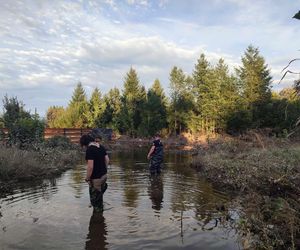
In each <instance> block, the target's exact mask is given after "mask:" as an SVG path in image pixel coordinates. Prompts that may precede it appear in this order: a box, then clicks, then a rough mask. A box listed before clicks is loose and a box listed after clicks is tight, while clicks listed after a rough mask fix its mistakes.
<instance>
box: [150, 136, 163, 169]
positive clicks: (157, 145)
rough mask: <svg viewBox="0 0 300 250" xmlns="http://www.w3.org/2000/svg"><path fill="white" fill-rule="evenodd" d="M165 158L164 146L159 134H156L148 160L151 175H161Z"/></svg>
mask: <svg viewBox="0 0 300 250" xmlns="http://www.w3.org/2000/svg"><path fill="white" fill-rule="evenodd" d="M163 157H164V150H163V144H162V142H161V140H160V136H159V134H156V135H155V137H154V141H153V143H152V146H151V148H150V150H149V153H148V155H147V158H148V160H150V164H149V168H150V173H151V174H160V172H161V163H162V161H163Z"/></svg>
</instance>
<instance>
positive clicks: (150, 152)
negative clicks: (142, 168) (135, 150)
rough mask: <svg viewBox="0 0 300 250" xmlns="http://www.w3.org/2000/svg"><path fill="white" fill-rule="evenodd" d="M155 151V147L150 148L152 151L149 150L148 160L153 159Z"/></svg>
mask: <svg viewBox="0 0 300 250" xmlns="http://www.w3.org/2000/svg"><path fill="white" fill-rule="evenodd" d="M154 150H155V146H154V145H153V146H152V147H151V148H150V150H149V153H148V156H147V158H148V160H149V159H150V158H151V155H152V154H153V152H154Z"/></svg>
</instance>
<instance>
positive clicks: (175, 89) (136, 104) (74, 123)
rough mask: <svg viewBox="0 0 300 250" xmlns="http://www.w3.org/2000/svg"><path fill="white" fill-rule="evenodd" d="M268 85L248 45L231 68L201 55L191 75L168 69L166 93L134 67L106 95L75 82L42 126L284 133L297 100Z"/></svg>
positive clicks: (299, 107)
mask: <svg viewBox="0 0 300 250" xmlns="http://www.w3.org/2000/svg"><path fill="white" fill-rule="evenodd" d="M271 83H272V77H271V75H270V70H269V69H268V66H267V64H266V62H265V59H264V58H263V57H262V56H261V55H260V52H259V50H258V48H255V47H253V46H249V47H248V48H247V49H246V51H245V53H244V55H243V56H242V59H241V66H239V67H238V68H236V69H235V70H234V72H230V71H229V69H228V65H227V64H226V63H225V61H224V60H223V59H220V60H219V61H218V63H217V64H216V65H212V64H211V63H210V62H209V61H208V60H207V58H206V57H205V55H204V54H201V55H200V57H199V59H198V60H197V62H196V64H195V66H194V69H193V72H192V74H191V75H187V74H185V73H184V71H183V70H182V69H181V68H179V67H176V66H175V67H173V68H172V70H171V72H170V75H169V89H170V91H169V96H168V97H167V96H166V95H165V91H164V89H163V87H162V85H161V83H160V81H159V80H158V79H156V80H155V81H154V83H153V85H152V86H151V87H150V88H149V89H148V90H146V89H145V87H144V86H143V85H142V84H141V82H140V80H139V77H138V74H137V72H136V70H135V69H133V68H130V70H129V71H128V72H127V74H126V76H125V78H124V85H123V88H122V90H119V89H118V88H113V89H111V90H110V91H109V92H108V93H106V94H105V95H103V94H102V93H101V91H100V89H99V88H95V89H94V91H93V92H92V95H91V97H90V98H88V97H87V95H86V93H85V90H84V88H83V86H82V84H81V83H78V84H77V86H76V88H75V89H74V92H73V95H72V97H71V100H70V101H69V104H68V106H67V107H59V106H52V107H49V109H48V111H47V117H46V126H48V127H50V128H70V127H71V128H74V127H75V128H86V127H89V128H94V127H102V128H105V127H106V128H113V129H114V130H115V131H118V132H119V133H121V134H126V135H129V136H151V135H153V134H155V133H156V132H161V133H163V134H179V133H181V132H184V131H189V132H191V133H198V132H203V133H215V132H223V131H224V132H241V131H245V130H247V129H252V128H266V127H268V128H272V129H273V131H275V132H276V133H277V134H286V133H288V132H289V131H290V130H292V129H293V128H294V126H295V123H296V121H297V119H298V118H299V117H300V101H299V98H298V96H297V95H296V94H295V92H294V89H293V88H290V89H284V90H282V91H281V92H280V93H279V94H277V93H274V92H273V93H272V91H271ZM6 98H7V97H6ZM10 101H12V102H13V101H14V100H13V99H11V100H10ZM15 101H16V100H15ZM6 102H7V104H8V99H7V100H6ZM6 113H7V111H5V113H4V116H5V114H6ZM21 113H22V112H21ZM23 113H24V112H23ZM31 118H32V119H33V120H37V119H35V118H34V117H32V116H31ZM6 120H7V119H6ZM6 123H7V121H6Z"/></svg>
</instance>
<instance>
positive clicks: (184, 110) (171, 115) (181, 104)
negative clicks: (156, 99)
mask: <svg viewBox="0 0 300 250" xmlns="http://www.w3.org/2000/svg"><path fill="white" fill-rule="evenodd" d="M191 83H192V80H191V78H190V77H187V76H186V75H185V74H184V73H183V71H182V69H180V68H177V67H176V66H175V67H173V68H172V70H171V72H170V106H169V110H168V122H169V128H170V131H172V132H175V133H176V134H179V133H181V132H182V131H184V130H186V129H187V128H188V123H189V121H190V114H191V111H192V108H193V101H192V96H191V88H192V86H191Z"/></svg>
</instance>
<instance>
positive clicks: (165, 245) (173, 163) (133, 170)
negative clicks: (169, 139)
mask: <svg viewBox="0 0 300 250" xmlns="http://www.w3.org/2000/svg"><path fill="white" fill-rule="evenodd" d="M145 156H146V151H145V150H143V149H141V150H138V151H132V152H112V153H110V158H111V165H110V167H109V170H108V176H109V179H108V189H107V191H106V193H105V195H104V207H105V211H104V213H103V215H99V214H98V215H93V213H92V208H90V207H89V196H88V186H87V184H86V183H85V182H84V177H85V165H84V162H83V161H82V162H81V164H79V165H78V166H77V167H76V168H74V169H72V170H69V171H67V172H65V173H64V174H62V175H61V176H60V177H59V178H55V179H51V180H43V181H41V182H39V183H36V182H33V183H26V184H25V185H24V184H20V186H19V187H16V188H15V190H12V193H11V194H9V195H7V196H6V197H5V198H2V199H0V206H1V208H0V211H1V215H0V249H5V250H6V249H46V250H47V249H72V250H73V249H205V250H207V249H222V250H226V249H239V243H238V236H237V233H236V231H235V230H234V229H233V228H234V226H233V225H234V223H235V219H236V212H235V211H236V209H235V208H234V207H230V205H229V204H230V203H229V198H228V197H227V196H226V195H225V194H223V193H222V192H220V191H216V190H214V189H213V188H212V187H211V185H210V184H209V183H208V182H206V181H205V180H203V179H202V178H201V177H200V176H199V175H198V174H197V172H196V171H195V170H193V169H192V168H190V167H189V161H190V156H189V155H188V154H178V153H177V154H174V153H173V154H172V153H168V154H166V157H165V163H164V167H163V173H162V174H161V175H160V176H156V177H150V175H149V172H148V164H147V160H146V157H145Z"/></svg>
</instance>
